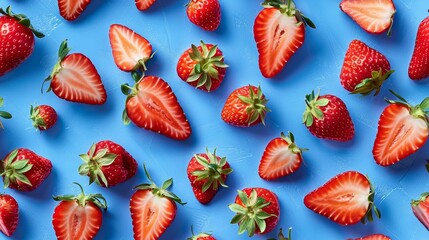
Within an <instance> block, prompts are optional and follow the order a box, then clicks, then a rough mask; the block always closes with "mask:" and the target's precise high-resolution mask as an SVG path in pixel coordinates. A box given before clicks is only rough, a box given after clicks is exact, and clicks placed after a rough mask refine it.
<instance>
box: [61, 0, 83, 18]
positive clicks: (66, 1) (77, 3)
mask: <svg viewBox="0 0 429 240" xmlns="http://www.w3.org/2000/svg"><path fill="white" fill-rule="evenodd" d="M90 3H91V0H58V8H59V9H60V14H61V16H62V17H63V18H64V19H66V20H68V21H73V20H76V19H77V18H78V17H79V16H80V14H82V12H83V11H84V10H85V9H86V7H87V6H88V4H90Z"/></svg>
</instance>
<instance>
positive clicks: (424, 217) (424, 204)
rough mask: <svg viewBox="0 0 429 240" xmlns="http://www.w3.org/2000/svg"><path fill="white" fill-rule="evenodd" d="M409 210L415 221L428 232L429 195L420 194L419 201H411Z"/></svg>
mask: <svg viewBox="0 0 429 240" xmlns="http://www.w3.org/2000/svg"><path fill="white" fill-rule="evenodd" d="M411 209H412V210H413V213H414V215H415V216H416V217H417V219H418V220H419V221H420V222H421V223H422V224H423V226H425V227H426V229H428V230H429V193H427V192H425V193H422V194H421V195H420V198H419V199H417V200H412V201H411Z"/></svg>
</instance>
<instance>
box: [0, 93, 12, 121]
mask: <svg viewBox="0 0 429 240" xmlns="http://www.w3.org/2000/svg"><path fill="white" fill-rule="evenodd" d="M3 104H4V99H3V98H2V97H0V108H1V107H3ZM0 118H4V119H11V118H12V114H10V113H8V112H6V111H0ZM0 128H3V123H2V122H1V121H0Z"/></svg>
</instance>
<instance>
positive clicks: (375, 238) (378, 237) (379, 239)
mask: <svg viewBox="0 0 429 240" xmlns="http://www.w3.org/2000/svg"><path fill="white" fill-rule="evenodd" d="M350 240H353V239H350ZM354 240H391V238H390V237H387V236H385V235H383V234H372V235H368V236H365V237H361V238H356V239H354Z"/></svg>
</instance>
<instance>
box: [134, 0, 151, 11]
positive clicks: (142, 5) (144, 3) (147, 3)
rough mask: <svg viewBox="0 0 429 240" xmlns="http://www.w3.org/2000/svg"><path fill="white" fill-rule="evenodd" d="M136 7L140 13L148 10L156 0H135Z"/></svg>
mask: <svg viewBox="0 0 429 240" xmlns="http://www.w3.org/2000/svg"><path fill="white" fill-rule="evenodd" d="M134 2H135V4H136V7H137V9H138V10H140V11H145V10H148V9H149V8H150V7H151V6H152V5H153V4H154V3H155V2H156V0H134Z"/></svg>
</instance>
